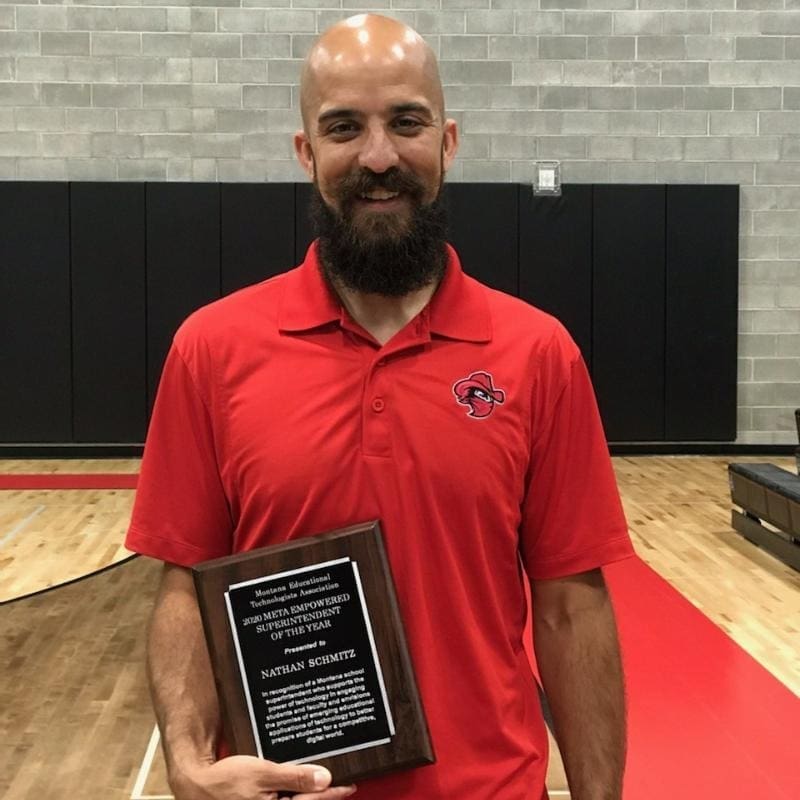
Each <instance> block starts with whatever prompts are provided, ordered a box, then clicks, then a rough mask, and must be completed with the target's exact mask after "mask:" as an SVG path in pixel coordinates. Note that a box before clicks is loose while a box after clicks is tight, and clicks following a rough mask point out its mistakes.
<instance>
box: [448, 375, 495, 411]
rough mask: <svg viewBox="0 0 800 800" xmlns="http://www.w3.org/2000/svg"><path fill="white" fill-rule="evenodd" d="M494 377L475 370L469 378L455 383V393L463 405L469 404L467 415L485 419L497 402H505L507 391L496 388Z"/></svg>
mask: <svg viewBox="0 0 800 800" xmlns="http://www.w3.org/2000/svg"><path fill="white" fill-rule="evenodd" d="M493 380H494V379H493V378H492V376H491V375H490V374H489V373H488V372H482V371H481V372H473V373H472V374H471V375H470V376H469V377H468V378H462V379H461V380H459V381H456V382H455V383H454V384H453V394H454V395H455V397H456V400H457V401H458V402H459V403H461V404H462V405H465V406H469V411H468V412H467V416H470V417H473V418H475V419H485V418H486V417H488V416H489V415H490V414H491V413H492V411H494V407H495V404H502V403H504V402H505V399H506V393H505V392H504V391H503V390H502V389H495V388H494V385H493Z"/></svg>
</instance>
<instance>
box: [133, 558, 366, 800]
mask: <svg viewBox="0 0 800 800" xmlns="http://www.w3.org/2000/svg"><path fill="white" fill-rule="evenodd" d="M147 650H148V652H147V671H148V678H149V682H150V693H151V695H152V698H153V706H154V707H155V711H156V716H157V718H158V725H159V728H160V730H161V738H162V743H163V747H164V755H165V758H166V761H167V772H168V775H169V782H170V786H171V788H172V790H173V791H174V792H175V797H176V800H245V798H246V799H247V800H254V798H270V797H272V798H274V797H275V794H274V793H275V792H276V791H279V790H287V791H294V792H300V793H301V794H296V795H295V800H341V798H343V797H347V795H348V794H351V793H352V792H353V791H354V789H353V787H347V786H342V787H337V788H330V789H329V788H327V787H328V784H329V783H330V780H331V777H330V773H329V772H328V771H327V770H325V769H322V768H321V767H314V766H313V765H302V766H300V765H285V766H284V765H280V764H275V763H274V762H271V761H264V760H262V759H260V758H254V757H251V756H232V757H230V758H224V759H222V760H220V761H216V760H215V748H216V740H217V732H218V730H219V722H220V717H219V704H218V701H217V692H216V688H215V686H214V678H213V675H212V672H211V663H210V660H209V657H208V649H207V648H206V643H205V638H204V636H203V629H202V622H201V619H200V611H199V609H198V606H197V596H196V595H195V590H194V582H193V579H192V575H191V572H190V571H189V570H188V569H185V568H183V567H177V566H174V565H171V564H165V566H164V573H163V576H162V579H161V588H160V591H159V594H158V598H157V600H156V605H155V609H154V610H153V617H152V620H151V623H150V630H149V636H148V648H147ZM304 792H305V793H307V794H303V793H304Z"/></svg>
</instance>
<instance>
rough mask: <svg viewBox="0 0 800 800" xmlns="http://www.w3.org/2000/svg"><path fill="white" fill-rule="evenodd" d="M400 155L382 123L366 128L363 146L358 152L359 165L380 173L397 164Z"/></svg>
mask: <svg viewBox="0 0 800 800" xmlns="http://www.w3.org/2000/svg"><path fill="white" fill-rule="evenodd" d="M399 160H400V157H399V155H398V153H397V149H396V147H395V145H394V142H393V141H392V137H391V136H390V135H389V134H388V133H387V132H386V130H385V129H384V127H383V125H375V126H373V127H371V128H369V129H368V130H367V135H366V138H365V140H364V146H363V147H362V148H361V152H360V153H359V157H358V162H359V166H361V167H366V168H367V169H370V170H372V171H373V172H377V173H381V172H386V170H388V169H391V168H392V167H395V166H397V163H398V161H399Z"/></svg>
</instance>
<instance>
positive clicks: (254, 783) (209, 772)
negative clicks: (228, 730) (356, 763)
mask: <svg viewBox="0 0 800 800" xmlns="http://www.w3.org/2000/svg"><path fill="white" fill-rule="evenodd" d="M330 782H331V774H330V772H328V770H327V769H325V768H324V767H317V766H314V765H312V764H303V765H299V764H276V763H275V762H273V761H264V760H262V759H260V758H255V757H253V756H230V757H229V758H223V759H221V760H219V761H216V762H214V763H211V764H202V765H198V766H197V767H196V768H193V769H192V770H190V771H187V772H184V774H183V775H181V776H180V777H175V778H174V780H173V785H172V788H173V791H174V792H175V800H277V798H278V797H281V796H286V794H287V793H288V794H292V793H294V800H342V798H344V797H348V796H349V795H351V794H353V792H355V790H356V787H355V786H337V787H331V786H330Z"/></svg>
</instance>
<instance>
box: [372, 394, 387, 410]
mask: <svg viewBox="0 0 800 800" xmlns="http://www.w3.org/2000/svg"><path fill="white" fill-rule="evenodd" d="M384 408H386V403H384V402H383V398H382V397H375V398H373V400H372V410H373V411H374V412H375V413H377V414H380V413H381V411H383V409H384Z"/></svg>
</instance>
